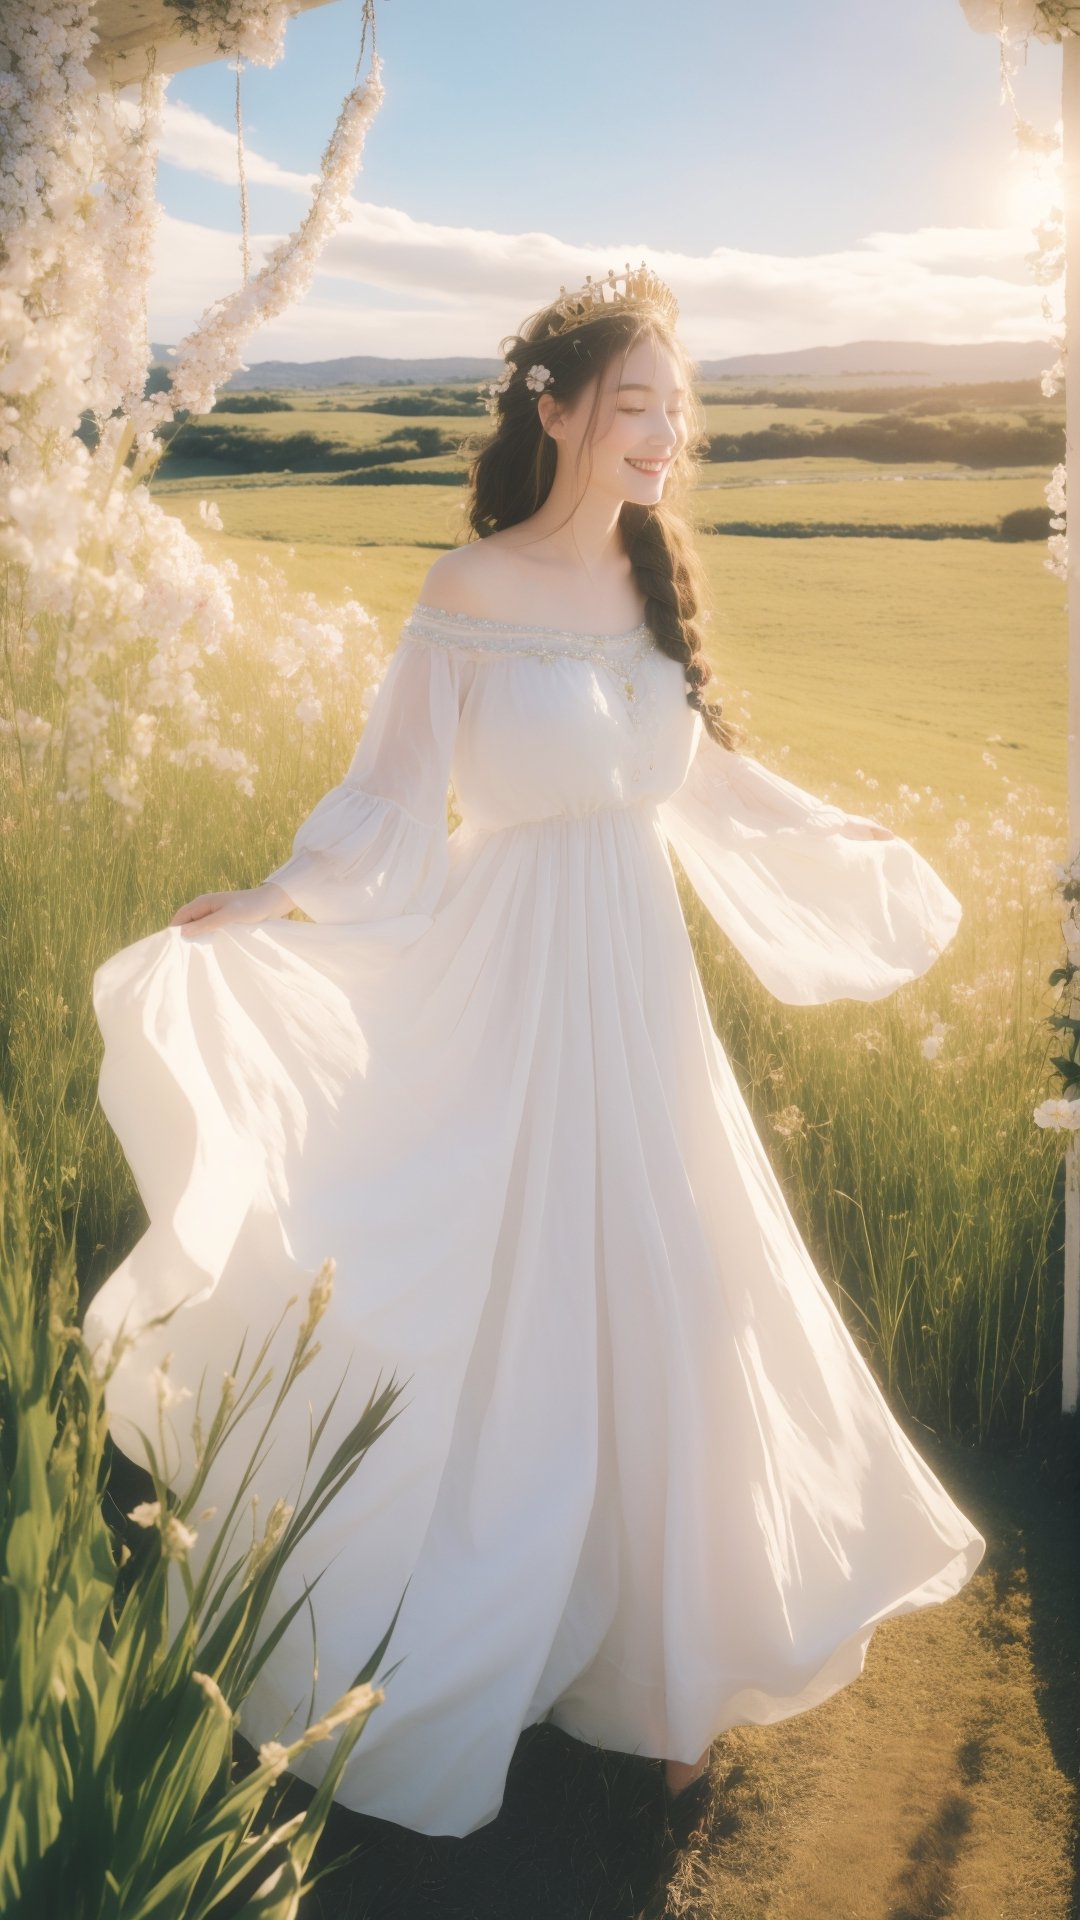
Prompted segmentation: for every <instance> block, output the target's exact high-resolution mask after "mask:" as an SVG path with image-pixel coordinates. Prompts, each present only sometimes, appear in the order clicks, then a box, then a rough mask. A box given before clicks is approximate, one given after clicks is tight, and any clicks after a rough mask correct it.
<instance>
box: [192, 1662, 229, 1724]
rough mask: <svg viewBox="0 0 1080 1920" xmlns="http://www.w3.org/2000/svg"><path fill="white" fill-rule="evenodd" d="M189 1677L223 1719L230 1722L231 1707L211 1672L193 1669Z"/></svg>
mask: <svg viewBox="0 0 1080 1920" xmlns="http://www.w3.org/2000/svg"><path fill="white" fill-rule="evenodd" d="M191 1677H192V1679H193V1680H194V1682H195V1684H196V1686H199V1687H201V1688H202V1690H203V1692H204V1693H205V1695H206V1697H207V1699H208V1700H209V1702H210V1704H211V1706H212V1707H215V1708H216V1709H217V1711H218V1713H219V1714H220V1715H221V1716H222V1718H223V1719H225V1720H228V1721H230V1722H231V1720H232V1717H233V1716H232V1708H231V1707H230V1705H229V1703H228V1701H227V1700H226V1698H225V1695H224V1694H223V1693H222V1691H221V1688H220V1687H219V1686H218V1683H217V1681H216V1680H215V1679H214V1676H213V1674H212V1673H198V1672H196V1671H195V1670H194V1669H193V1670H192V1675H191Z"/></svg>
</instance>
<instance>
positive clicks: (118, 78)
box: [86, 0, 329, 87]
mask: <svg viewBox="0 0 1080 1920" xmlns="http://www.w3.org/2000/svg"><path fill="white" fill-rule="evenodd" d="M328 3H329V0H289V13H290V14H296V13H306V12H307V11H308V9H309V7H324V6H326V5H328ZM95 29H96V33H97V44H96V46H95V47H94V48H93V49H92V51H91V53H90V57H89V59H88V61H87V63H86V64H87V67H88V68H89V70H90V72H91V73H92V74H93V76H94V79H95V80H97V81H98V82H99V83H100V85H102V86H111V85H116V86H121V87H126V86H130V85H131V84H132V82H133V81H136V82H137V81H139V80H141V79H142V78H143V76H144V74H145V73H146V70H147V56H148V54H149V51H150V48H151V47H153V48H155V50H156V52H155V59H154V70H155V72H157V73H180V72H182V71H183V69H185V68H186V67H206V66H209V65H210V64H211V62H213V61H215V60H225V59H228V58H231V57H232V56H231V55H226V54H223V53H220V52H219V51H218V46H217V41H216V39H214V38H209V39H207V40H206V41H203V42H200V41H198V40H195V39H193V38H192V36H191V34H190V33H185V32H184V31H183V30H182V29H181V28H180V26H179V25H178V21H177V9H176V8H175V7H167V6H166V5H165V4H164V0H97V6H96V8H95Z"/></svg>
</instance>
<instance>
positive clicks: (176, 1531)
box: [161, 1513, 199, 1560]
mask: <svg viewBox="0 0 1080 1920" xmlns="http://www.w3.org/2000/svg"><path fill="white" fill-rule="evenodd" d="M198 1537H199V1536H198V1534H197V1533H196V1532H195V1531H194V1529H193V1528H191V1527H185V1525H184V1523H183V1521H182V1520H178V1519H177V1518H176V1515H175V1514H174V1513H173V1514H170V1515H169V1518H168V1519H167V1520H166V1522H165V1525H164V1526H163V1527H162V1529H161V1551H162V1553H163V1554H164V1555H165V1558H166V1560H183V1559H184V1557H185V1555H187V1554H188V1553H190V1552H191V1549H192V1547H193V1546H194V1545H195V1542H196V1540H197V1539H198Z"/></svg>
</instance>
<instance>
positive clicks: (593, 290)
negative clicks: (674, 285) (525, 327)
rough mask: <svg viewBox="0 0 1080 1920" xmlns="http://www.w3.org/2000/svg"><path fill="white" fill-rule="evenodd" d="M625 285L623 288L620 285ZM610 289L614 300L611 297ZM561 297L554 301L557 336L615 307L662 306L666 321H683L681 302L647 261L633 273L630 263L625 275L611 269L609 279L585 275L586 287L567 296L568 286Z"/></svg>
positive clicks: (562, 289)
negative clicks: (680, 313)
mask: <svg viewBox="0 0 1080 1920" xmlns="http://www.w3.org/2000/svg"><path fill="white" fill-rule="evenodd" d="M620 281H622V282H623V283H624V284H623V286H622V287H620V285H619V282H620ZM608 289H610V297H609V295H608ZM559 295H560V298H559V299H558V300H555V301H553V302H552V311H553V313H554V315H555V318H554V320H553V321H552V322H551V331H552V332H553V333H565V332H566V331H568V329H569V328H571V327H581V326H585V325H586V324H587V323H588V321H590V320H595V319H597V318H599V317H600V316H602V315H603V314H605V313H610V312H611V310H612V308H613V307H658V308H659V309H660V311H661V312H662V313H663V315H664V316H665V318H666V319H668V320H670V321H671V323H672V325H673V326H674V324H675V322H676V321H677V320H678V318H679V303H678V301H677V300H676V298H675V295H674V294H673V293H672V291H671V288H670V287H669V286H667V285H666V284H665V282H664V281H663V280H661V279H660V277H659V275H658V274H655V273H653V272H652V270H651V268H649V267H647V266H646V265H645V262H644V260H643V261H642V263H641V265H640V267H638V268H637V270H636V271H631V267H630V262H629V260H628V261H627V262H626V272H625V273H615V272H614V271H613V270H612V268H611V267H609V268H608V275H607V279H606V280H595V281H594V279H593V277H592V274H591V273H587V274H586V275H585V285H584V286H583V287H579V288H578V290H577V292H576V293H567V291H566V288H565V287H560V288H559Z"/></svg>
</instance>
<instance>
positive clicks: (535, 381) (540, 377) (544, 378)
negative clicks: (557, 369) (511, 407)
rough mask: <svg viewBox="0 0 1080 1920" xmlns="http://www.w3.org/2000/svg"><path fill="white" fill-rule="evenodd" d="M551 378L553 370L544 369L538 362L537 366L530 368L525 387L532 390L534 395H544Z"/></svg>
mask: <svg viewBox="0 0 1080 1920" xmlns="http://www.w3.org/2000/svg"><path fill="white" fill-rule="evenodd" d="M551 378H552V372H551V368H550V367H542V366H540V364H539V362H538V363H537V365H536V366H534V367H530V368H529V371H528V373H527V374H526V375H525V385H526V386H527V387H529V388H531V389H532V391H533V393H542V392H543V389H544V388H545V387H546V386H547V383H548V381H549V380H550V379H551Z"/></svg>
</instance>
